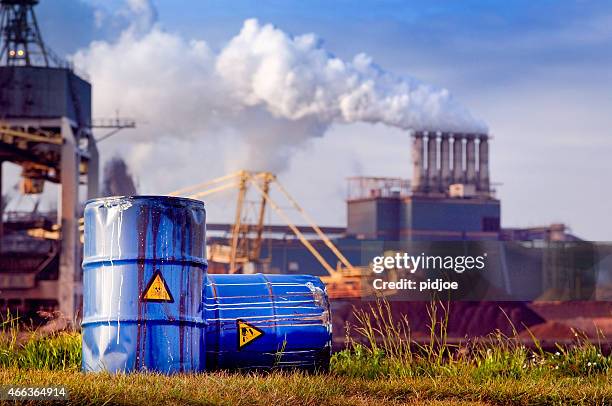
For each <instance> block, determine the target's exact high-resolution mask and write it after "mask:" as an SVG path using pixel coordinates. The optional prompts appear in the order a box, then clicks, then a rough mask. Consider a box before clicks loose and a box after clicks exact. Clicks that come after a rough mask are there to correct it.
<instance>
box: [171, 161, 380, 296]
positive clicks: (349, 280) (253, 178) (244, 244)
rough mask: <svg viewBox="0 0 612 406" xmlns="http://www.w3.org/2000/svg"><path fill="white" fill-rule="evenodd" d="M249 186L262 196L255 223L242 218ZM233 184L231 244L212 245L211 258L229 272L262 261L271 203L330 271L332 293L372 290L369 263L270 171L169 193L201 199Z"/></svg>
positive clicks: (242, 174)
mask: <svg viewBox="0 0 612 406" xmlns="http://www.w3.org/2000/svg"><path fill="white" fill-rule="evenodd" d="M272 185H274V186H276V189H277V190H278V191H279V192H280V193H281V195H282V196H283V197H284V198H285V199H286V200H287V202H289V204H290V205H291V206H292V207H293V209H295V210H296V211H297V212H298V213H299V214H300V215H301V216H302V218H303V219H304V220H305V221H306V223H307V224H308V226H310V227H311V228H312V230H313V231H314V232H315V234H316V235H317V236H318V237H319V239H320V240H321V241H322V242H323V243H324V244H325V246H326V247H327V248H329V249H330V251H331V252H332V253H333V254H334V255H335V257H336V258H337V259H338V262H337V265H336V267H333V266H332V265H331V264H330V263H329V262H328V261H327V260H326V259H325V258H324V257H323V256H322V255H321V254H320V253H319V251H318V250H317V249H316V248H315V247H314V246H313V244H312V243H311V242H310V241H309V240H308V239H307V238H306V237H305V236H304V234H303V233H302V232H301V231H300V229H299V228H298V227H297V226H296V225H295V224H294V223H293V222H292V221H291V219H290V217H289V216H288V214H287V212H286V211H285V210H284V209H283V208H282V207H281V206H280V205H278V204H277V202H276V201H275V200H274V199H273V198H272V197H271V196H270V191H271V187H272ZM250 186H252V187H253V189H254V190H255V191H257V192H258V193H259V196H260V199H261V200H260V205H259V211H258V216H257V221H256V223H255V224H254V225H250V224H245V223H244V221H243V213H244V206H245V198H246V195H247V191H248V188H249V187H250ZM231 188H237V189H238V201H237V205H236V214H235V217H234V224H233V225H232V228H231V230H232V233H231V238H230V245H229V247H228V246H219V245H212V246H210V247H209V260H211V261H219V262H222V263H226V264H229V272H230V273H235V272H237V271H238V266H243V265H244V264H246V263H248V262H253V263H259V262H260V261H261V258H260V255H261V247H262V242H263V234H264V219H265V212H266V207H267V205H269V206H270V207H271V208H272V209H273V210H274V211H275V212H276V213H277V214H278V215H279V216H280V217H281V218H282V219H283V221H284V222H285V223H286V224H287V226H288V227H289V228H290V229H291V231H292V232H293V233H294V234H295V236H296V237H297V238H298V240H299V241H300V242H301V243H302V245H304V247H305V248H306V249H307V250H308V251H309V252H310V253H311V254H312V255H313V256H314V257H315V258H316V259H317V261H318V262H319V263H320V264H321V266H322V267H323V268H324V269H325V270H326V271H327V273H328V276H325V277H322V278H321V279H322V280H323V282H324V283H325V284H326V285H327V288H328V292H329V295H330V297H332V298H334V297H356V296H362V295H369V294H371V293H372V288H371V287H372V285H371V278H372V276H373V275H372V272H371V271H370V269H369V267H355V266H353V265H352V264H351V263H350V262H349V260H348V259H347V258H346V257H345V256H344V254H342V252H341V251H340V250H339V249H338V247H336V245H335V244H334V243H333V242H332V241H331V240H330V239H329V237H328V236H327V235H326V234H325V233H324V232H323V231H322V230H321V228H320V227H319V226H317V225H316V223H315V222H314V220H313V219H312V217H310V216H309V215H308V213H307V212H306V211H305V210H304V209H303V208H302V207H301V206H300V205H299V204H298V202H297V201H296V200H295V199H294V198H293V196H291V194H289V192H288V191H287V189H285V188H284V187H283V186H282V184H281V183H280V182H279V181H278V179H277V178H276V176H275V175H274V174H272V173H270V172H249V171H244V170H242V171H238V172H234V173H231V174H229V175H226V176H222V177H219V178H216V179H213V180H211V181H207V182H203V183H200V184H197V185H193V186H190V187H186V188H183V189H179V190H177V191H174V192H172V193H170V195H171V196H185V197H189V198H192V199H201V198H203V197H206V196H210V195H211V194H214V193H218V192H221V191H224V190H228V189H231ZM250 233H254V238H252V239H249V238H248V236H249V234H250Z"/></svg>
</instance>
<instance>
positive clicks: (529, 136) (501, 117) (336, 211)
mask: <svg viewBox="0 0 612 406" xmlns="http://www.w3.org/2000/svg"><path fill="white" fill-rule="evenodd" d="M153 4H154V6H155V8H156V11H157V17H158V22H159V24H160V25H161V26H162V27H163V29H164V30H166V31H169V32H172V33H176V34H177V35H180V36H182V37H184V38H188V39H192V38H193V39H203V40H205V41H206V42H207V43H208V45H209V46H210V47H211V48H213V49H220V48H222V47H223V46H224V45H225V44H226V43H227V41H228V40H229V39H230V38H231V37H232V36H234V35H235V34H236V33H237V32H238V31H239V30H240V27H241V26H242V23H243V21H244V20H245V19H247V18H251V17H255V18H258V19H259V20H260V21H261V22H262V23H272V24H274V25H276V26H278V27H279V28H281V29H282V30H284V31H286V32H289V33H292V34H303V33H310V32H313V33H316V34H317V36H318V37H319V38H320V39H321V40H322V41H324V44H325V48H326V49H328V50H329V51H330V52H333V53H334V54H336V55H338V56H339V57H341V58H346V59H349V58H352V57H353V56H354V55H355V54H357V53H360V52H365V53H367V54H368V55H370V56H371V57H372V58H373V59H374V60H375V61H376V63H377V64H379V65H380V66H383V67H384V68H385V69H387V70H389V71H393V72H395V73H398V74H405V75H411V76H414V77H417V78H419V79H422V80H425V81H427V82H431V83H434V84H436V85H439V86H443V87H446V88H448V89H449V90H450V91H451V92H452V93H453V94H454V95H455V97H456V98H458V99H459V100H461V101H462V102H463V103H464V104H465V105H466V106H467V107H468V108H469V109H470V110H471V111H472V112H473V113H474V114H475V115H476V116H478V117H480V118H482V119H484V120H485V121H486V122H487V123H488V125H489V127H490V129H491V132H492V134H493V136H494V141H493V143H492V146H491V148H492V151H491V153H492V157H491V161H492V163H491V164H492V168H491V172H492V178H493V180H494V181H496V182H498V183H500V185H498V196H499V197H500V198H501V199H502V224H503V225H504V226H535V225H540V224H546V223H551V222H564V223H567V224H568V225H570V226H571V228H572V230H573V231H574V232H575V233H576V234H578V235H579V236H581V237H583V238H588V239H594V240H611V239H612V216H611V215H610V214H609V206H610V205H609V202H610V201H612V188H610V187H608V186H607V181H608V178H609V176H610V175H612V159H610V156H611V155H612V138H611V137H612V114H611V112H612V2H609V1H537V2H534V1H511V2H506V1H462V2H457V1H410V2H406V1H353V2H349V1H323V0H318V1H280V0H279V1H227V0H224V1H222V0H215V1H208V0H202V1H195V0H157V1H153ZM122 6H123V1H121V0H112V1H102V0H95V1H94V0H90V1H79V0H53V1H51V0H43V1H41V5H40V6H39V10H38V11H39V13H38V14H39V20H40V21H39V22H40V25H41V26H42V27H43V31H44V34H45V37H46V39H47V42H49V43H51V44H52V46H53V48H54V49H55V50H56V51H57V52H58V53H61V54H71V53H74V52H75V51H76V50H77V49H79V48H83V47H87V46H88V44H89V43H90V42H91V41H93V40H109V41H112V40H114V39H116V38H117V36H118V35H119V33H120V32H121V30H122V29H123V28H124V25H125V24H126V22H125V21H122V20H121V18H113V19H110V20H109V19H107V20H106V22H105V24H103V25H102V26H96V24H95V21H96V16H95V13H99V12H100V10H103V11H104V10H105V11H106V12H107V13H109V14H112V13H113V12H114V10H115V8H120V7H122ZM177 63H180V61H177ZM94 86H95V83H94ZM94 91H95V90H94ZM94 112H95V106H94ZM398 147H399V148H402V149H403V150H405V151H406V153H405V154H404V155H400V156H398V154H397V150H398ZM108 153H111V151H108ZM337 154H346V155H348V156H350V159H349V158H346V159H345V160H344V161H342V162H344V163H337V164H336V165H337V166H335V167H331V166H330V167H329V168H328V170H333V171H335V172H336V173H338V179H337V181H335V182H333V183H334V184H333V185H330V186H329V187H328V192H329V193H328V196H327V197H330V199H331V198H334V203H332V204H331V206H329V207H327V206H326V205H325V204H323V203H321V200H322V199H321V198H317V197H313V196H312V195H311V194H309V193H304V194H303V195H302V196H299V194H300V193H299V192H298V193H297V194H298V198H301V200H302V202H303V203H304V205H305V206H306V207H308V208H309V209H310V211H312V212H313V215H314V216H315V217H316V218H317V219H318V220H319V221H320V222H321V223H325V224H342V223H343V222H344V212H343V210H344V204H343V202H342V187H343V186H344V183H343V182H344V180H343V177H344V176H351V175H385V176H402V177H410V168H411V166H410V155H409V140H408V139H406V137H405V134H402V133H401V132H400V131H398V130H396V129H388V128H384V127H381V126H368V125H350V126H337V127H334V128H332V129H331V130H330V131H329V133H328V134H327V135H326V136H325V137H324V138H323V139H321V140H316V141H314V142H313V143H312V145H311V146H310V150H309V151H308V152H307V153H301V152H298V153H297V154H296V156H295V157H294V160H293V163H292V166H291V169H290V170H289V171H288V173H287V174H285V175H284V176H285V177H286V179H287V181H288V182H291V183H293V184H299V182H300V181H301V179H302V177H301V176H303V175H300V173H304V172H305V171H306V170H307V168H308V164H307V161H308V157H309V156H312V155H316V156H317V157H319V159H320V160H321V162H328V161H334V156H336V155H337ZM390 157H393V159H390ZM330 165H331V164H330ZM325 172H326V171H325V170H322V171H321V173H320V174H316V173H315V174H310V175H309V176H310V177H312V178H314V179H320V180H321V182H325V183H328V184H329V183H330V182H331V181H330V180H329V178H328V176H327V175H326V173H325ZM357 172H358V173H357ZM137 175H138V174H137ZM145 184H146V182H145ZM179 186H180V185H179ZM147 188H148V190H150V191H155V190H154V187H153V186H150V185H149V186H147ZM330 208H331V210H330Z"/></svg>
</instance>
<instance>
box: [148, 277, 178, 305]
mask: <svg viewBox="0 0 612 406" xmlns="http://www.w3.org/2000/svg"><path fill="white" fill-rule="evenodd" d="M140 300H142V301H143V302H168V303H173V302H174V298H173V297H172V294H171V293H170V289H168V285H167V284H166V281H165V280H164V277H163V276H162V274H161V272H160V271H159V270H157V271H155V272H154V273H153V277H152V278H151V280H150V281H149V284H148V285H147V287H146V288H145V290H144V292H143V293H142V297H141V298H140Z"/></svg>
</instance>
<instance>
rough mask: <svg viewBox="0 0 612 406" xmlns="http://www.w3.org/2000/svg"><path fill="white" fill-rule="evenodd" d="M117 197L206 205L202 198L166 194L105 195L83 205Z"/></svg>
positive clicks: (116, 198) (117, 198) (89, 200)
mask: <svg viewBox="0 0 612 406" xmlns="http://www.w3.org/2000/svg"><path fill="white" fill-rule="evenodd" d="M119 199H130V200H153V199H157V200H167V201H174V202H177V201H181V202H186V203H191V204H195V205H198V206H202V207H204V208H205V207H206V203H205V202H204V201H203V200H197V199H191V198H189V197H182V196H168V195H133V196H106V197H96V198H93V199H88V200H87V201H85V206H89V205H90V204H93V203H98V202H105V201H112V200H119Z"/></svg>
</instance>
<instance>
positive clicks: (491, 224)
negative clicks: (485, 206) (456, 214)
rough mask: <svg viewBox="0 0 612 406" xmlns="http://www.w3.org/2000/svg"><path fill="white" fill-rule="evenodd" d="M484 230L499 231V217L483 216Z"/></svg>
mask: <svg viewBox="0 0 612 406" xmlns="http://www.w3.org/2000/svg"><path fill="white" fill-rule="evenodd" d="M482 231H499V217H483V218H482Z"/></svg>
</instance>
